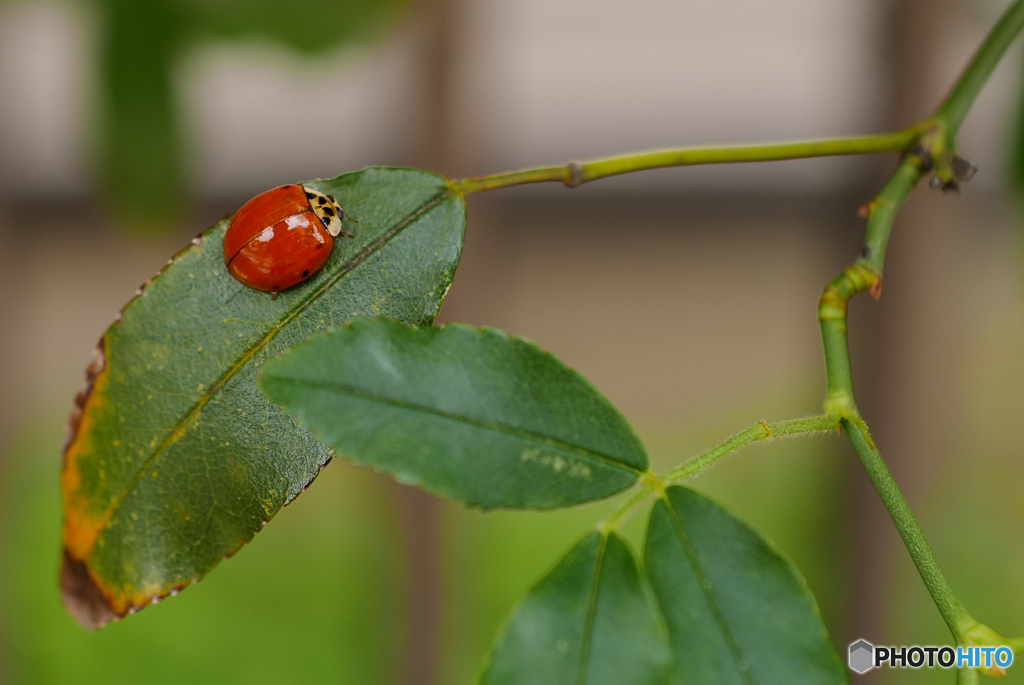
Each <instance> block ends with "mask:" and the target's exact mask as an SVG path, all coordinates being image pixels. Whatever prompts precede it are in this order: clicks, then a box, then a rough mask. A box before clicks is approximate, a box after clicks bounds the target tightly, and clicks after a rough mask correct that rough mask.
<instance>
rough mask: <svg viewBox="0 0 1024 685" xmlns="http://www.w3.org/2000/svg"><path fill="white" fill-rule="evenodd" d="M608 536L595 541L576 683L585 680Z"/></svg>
mask: <svg viewBox="0 0 1024 685" xmlns="http://www.w3.org/2000/svg"><path fill="white" fill-rule="evenodd" d="M609 537H610V536H609V535H607V534H602V535H601V537H600V538H599V540H598V543H597V556H596V557H595V559H594V572H593V574H592V575H591V577H590V587H589V588H588V592H587V610H586V613H585V614H584V615H583V633H582V634H581V636H580V660H579V662H578V663H577V665H576V685H585V683H586V680H587V666H588V665H589V664H588V663H587V662H589V661H590V642H591V640H592V639H593V636H594V619H595V617H596V616H597V594H598V592H599V591H600V589H601V569H602V568H603V566H604V555H605V552H606V551H607V549H608V539H609Z"/></svg>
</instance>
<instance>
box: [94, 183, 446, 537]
mask: <svg viewBox="0 0 1024 685" xmlns="http://www.w3.org/2000/svg"><path fill="white" fill-rule="evenodd" d="M451 194H452V189H451V187H450V186H449V187H448V188H447V189H446V190H444V191H443V192H440V193H438V194H437V195H436V196H434V197H433V198H431V199H429V200H428V201H426V202H425V203H423V205H421V206H420V207H419V208H417V209H416V210H415V211H413V212H411V213H410V214H409V215H408V216H407V217H405V218H404V219H403V220H401V221H399V222H398V223H397V224H395V225H394V226H392V227H391V228H389V229H388V230H387V231H385V232H384V233H382V234H381V235H380V236H379V237H378V238H377V239H376V240H374V241H373V242H371V243H370V244H369V245H367V246H366V247H365V248H363V250H362V251H361V252H359V253H358V254H356V255H355V256H354V257H352V259H350V260H349V261H348V262H346V263H345V264H344V265H343V266H342V267H341V268H340V269H339V270H338V273H336V274H335V275H334V276H333V277H332V278H330V279H329V280H327V281H326V282H325V283H324V284H323V285H322V286H320V288H318V289H317V290H315V291H313V292H312V293H310V295H309V297H307V298H305V299H304V300H301V301H299V303H298V306H296V307H295V308H294V309H293V310H291V311H290V312H288V314H287V316H285V317H284V318H283V319H281V320H280V321H279V322H278V323H276V324H274V325H273V327H271V329H270V331H268V333H267V334H266V335H265V336H264V337H263V338H262V339H261V340H260V341H259V342H258V343H256V344H255V345H254V346H253V347H252V348H250V349H249V350H246V351H245V353H244V354H243V355H242V356H241V357H240V358H239V360H238V361H236V362H235V363H234V364H233V365H232V366H231V367H229V368H228V369H227V371H225V372H224V374H223V375H222V376H221V377H220V378H218V379H217V381H216V382H215V383H214V384H213V385H212V386H211V387H210V389H209V390H207V391H206V392H205V393H203V394H202V395H201V396H200V397H199V399H198V400H197V401H196V404H195V405H194V406H193V407H192V409H191V410H189V412H188V413H187V414H186V415H185V416H184V418H182V419H181V421H179V422H178V423H177V424H176V425H175V426H174V428H172V429H171V430H170V432H169V433H168V434H167V437H165V438H164V439H163V441H161V443H160V444H159V445H158V446H157V448H156V449H155V450H154V451H153V454H152V455H151V456H150V457H149V458H148V459H147V460H146V461H145V462H144V463H143V464H142V465H141V467H140V468H139V470H138V471H137V472H136V474H135V476H134V478H132V480H131V481H130V482H129V483H128V485H127V486H126V487H125V489H124V490H123V491H122V492H121V494H120V495H119V496H118V497H117V498H116V499H113V500H112V501H111V504H110V506H109V508H108V509H107V511H108V512H109V514H112V513H113V512H114V511H115V510H116V509H117V508H118V507H119V506H120V505H121V502H123V501H124V499H125V498H126V497H127V496H128V495H129V494H130V493H131V492H132V490H134V489H135V487H136V486H137V485H138V484H139V481H140V480H141V479H142V476H143V474H145V473H146V471H147V470H148V469H149V467H150V466H152V464H153V463H154V462H155V461H156V460H157V459H159V458H160V456H161V455H162V454H163V452H164V450H165V449H166V448H167V447H168V446H169V445H170V444H171V443H173V442H174V441H175V440H176V439H177V438H178V437H179V436H180V435H181V434H182V433H183V432H184V430H185V427H186V426H188V424H189V423H191V422H192V421H193V420H194V419H196V418H197V417H198V416H199V414H200V413H201V412H202V409H203V407H205V406H206V404H207V402H209V401H210V398H212V397H213V396H214V395H215V394H216V393H217V392H218V391H219V390H220V389H221V388H222V387H223V386H224V384H225V383H226V382H227V381H228V380H230V379H231V378H232V377H233V376H234V375H235V374H236V373H238V371H239V370H240V369H241V368H242V367H244V366H245V365H246V364H247V363H248V362H249V361H250V360H251V359H252V358H253V357H254V356H255V355H256V354H257V353H258V352H259V351H261V350H262V349H264V348H265V347H266V346H267V345H268V344H269V343H270V341H271V340H272V339H273V338H274V336H276V335H277V334H278V333H279V332H280V331H281V329H282V328H284V327H285V326H287V325H288V324H289V323H291V322H292V321H293V320H294V319H295V318H296V317H297V316H298V315H299V314H301V313H302V312H303V311H304V310H305V309H306V308H307V307H308V306H309V305H310V304H311V303H312V302H314V301H315V300H317V299H318V298H320V297H321V296H322V295H324V293H326V292H327V291H328V289H330V288H331V287H332V286H334V284H335V283H337V282H338V281H339V280H340V279H342V278H343V277H345V276H346V275H348V274H349V273H350V272H351V271H352V270H353V269H354V268H355V267H356V266H358V265H359V264H361V263H362V262H364V261H365V260H366V259H367V258H369V257H370V256H371V255H372V254H374V253H375V252H376V251H377V250H379V249H380V248H381V247H383V246H384V245H385V244H387V242H388V241H390V240H391V239H392V238H394V237H395V236H397V235H398V234H399V233H401V232H402V230H403V229H405V228H406V227H407V226H409V225H410V224H411V223H412V222H413V221H415V220H416V219H418V218H419V217H421V216H422V215H423V214H425V213H426V212H428V211H429V210H430V209H431V208H432V207H434V206H435V205H437V204H439V203H440V202H441V201H442V200H444V199H445V198H446V197H448V196H449V195H451ZM109 514H108V516H107V524H109V521H110V515H109ZM107 524H105V525H104V528H105V527H106V525H107Z"/></svg>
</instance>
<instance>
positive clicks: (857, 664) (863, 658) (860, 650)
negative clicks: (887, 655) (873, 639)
mask: <svg viewBox="0 0 1024 685" xmlns="http://www.w3.org/2000/svg"><path fill="white" fill-rule="evenodd" d="M848 663H849V664H850V670H851V671H854V672H855V673H867V672H868V671H870V670H871V669H872V668H874V667H875V646H874V645H872V644H871V643H870V642H868V641H867V640H857V641H856V642H854V643H853V644H852V645H850V657H849V662H848Z"/></svg>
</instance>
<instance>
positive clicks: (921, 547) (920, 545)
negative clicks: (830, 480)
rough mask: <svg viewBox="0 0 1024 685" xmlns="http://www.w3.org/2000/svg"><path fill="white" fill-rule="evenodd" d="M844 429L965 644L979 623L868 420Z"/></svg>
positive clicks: (852, 421)
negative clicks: (884, 456)
mask: <svg viewBox="0 0 1024 685" xmlns="http://www.w3.org/2000/svg"><path fill="white" fill-rule="evenodd" d="M842 426H843V430H844V431H845V432H846V435H847V436H848V437H849V438H850V443H851V444H852V445H853V451H854V452H856V453H857V457H859V458H860V463H861V464H863V465H864V470H865V471H867V474H868V477H869V478H870V479H871V482H872V483H873V484H874V486H875V490H877V491H878V494H879V495H880V496H881V498H882V502H883V503H884V504H885V508H886V509H887V510H888V511H889V516H890V517H892V520H893V523H895V524H896V530H898V531H899V533H900V537H901V538H903V544H905V545H906V547H907V551H908V552H910V558H911V559H913V560H914V565H915V566H916V567H917V572H918V573H919V574H920V575H921V579H922V580H923V581H924V584H925V587H927V588H928V593H929V594H931V596H932V601H934V602H935V606H936V607H938V609H939V613H941V614H942V618H943V620H945V622H946V625H947V626H949V630H950V632H951V633H953V637H954V638H955V639H956V641H957V642H958V643H960V642H963V641H964V635H965V633H966V632H967V631H968V630H970V629H971V628H973V627H974V626H976V625H977V621H975V620H974V619H973V618H971V616H970V614H968V613H967V610H966V609H964V607H963V605H962V604H961V603H960V600H959V599H957V597H956V595H955V594H954V593H953V588H952V587H950V585H949V581H947V580H946V577H945V576H944V575H943V574H942V570H941V569H940V568H939V564H938V562H936V561H935V555H934V554H933V553H932V549H931V547H929V546H928V542H927V541H926V540H925V539H924V534H923V533H922V532H921V528H920V527H919V526H918V525H917V520H916V519H915V518H914V515H913V514H912V513H911V511H910V507H909V506H908V505H907V500H906V499H905V498H904V497H903V493H902V492H900V489H899V486H898V485H896V481H895V480H894V479H893V477H892V473H890V472H889V468H888V467H887V466H886V465H885V461H884V460H883V459H882V456H881V455H880V454H879V453H878V448H876V447H875V443H874V441H873V440H872V439H871V434H870V433H869V432H868V427H867V425H866V424H865V423H864V420H863V419H862V418H860V416H857V415H855V414H854V415H850V416H846V417H844V418H843V421H842Z"/></svg>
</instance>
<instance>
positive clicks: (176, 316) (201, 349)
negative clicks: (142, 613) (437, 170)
mask: <svg viewBox="0 0 1024 685" xmlns="http://www.w3.org/2000/svg"><path fill="white" fill-rule="evenodd" d="M309 185H312V186H314V187H317V188H319V189H320V190H323V191H326V192H330V193H333V194H334V195H335V196H336V197H337V198H338V199H339V201H340V202H341V203H342V205H343V206H344V207H345V208H346V210H347V211H348V213H349V214H350V216H351V217H353V218H354V219H356V220H358V222H359V223H358V224H356V223H353V224H351V225H346V228H347V229H348V230H351V231H353V232H354V233H355V234H356V235H355V237H354V238H343V239H339V240H338V242H337V243H336V246H335V249H334V253H333V254H332V255H331V257H330V258H329V260H328V261H327V264H326V265H325V266H324V268H323V269H322V270H321V271H320V272H318V273H317V274H316V275H315V276H313V278H311V279H310V280H309V281H307V282H305V283H303V284H301V285H299V286H297V287H295V288H291V289H289V290H286V291H284V292H282V293H280V294H279V296H278V297H277V299H273V298H272V297H271V296H270V295H269V294H267V293H262V292H258V291H256V290H252V289H250V288H247V287H245V286H243V285H242V284H241V283H239V282H238V281H236V280H235V279H233V278H232V277H231V276H229V275H228V273H227V271H226V269H225V268H224V257H223V247H222V246H223V235H224V230H225V228H226V226H227V222H226V221H222V222H221V223H220V224H218V225H217V226H215V227H214V228H212V229H210V230H209V231H207V232H206V233H204V234H203V235H202V236H200V237H199V238H197V239H196V240H195V241H193V245H192V246H190V247H189V248H187V249H186V250H184V251H182V252H181V253H179V254H178V255H177V256H176V257H174V259H173V260H172V261H171V263H170V264H169V265H168V266H167V267H166V268H165V269H164V271H163V272H161V273H160V274H159V275H158V276H156V277H155V278H154V279H153V280H152V281H150V282H149V284H148V285H147V286H146V287H145V290H144V291H143V292H142V293H141V294H140V295H139V296H137V297H136V298H135V299H134V300H132V301H131V302H129V303H128V305H127V306H126V307H125V308H124V310H123V312H122V318H121V320H119V321H117V322H116V323H114V324H113V325H112V326H111V327H110V328H109V329H107V332H106V333H105V334H104V336H103V339H102V340H101V343H100V350H99V351H100V356H99V357H98V358H97V361H96V362H95V363H94V364H93V366H92V367H90V373H89V376H90V381H91V386H90V389H89V390H87V392H85V393H83V394H82V395H80V396H79V398H78V402H77V409H76V412H75V413H73V415H72V418H71V421H70V425H69V442H68V444H67V446H66V448H65V452H64V465H63V469H62V473H61V485H62V490H63V500H64V547H65V548H64V565H63V569H62V589H63V593H64V600H65V604H66V605H67V606H68V609H69V610H70V611H71V612H72V613H73V614H74V615H75V616H76V618H78V619H79V621H80V622H81V623H83V624H84V625H86V626H89V627H96V626H99V625H102V624H103V623H105V622H107V621H108V620H110V619H112V618H115V617H118V616H121V615H124V614H125V613H126V612H128V611H132V610H134V609H136V608H139V607H142V606H145V605H146V604H148V603H149V602H151V601H153V600H156V599H159V598H161V597H163V596H165V595H167V594H169V593H172V592H175V591H176V590H178V589H180V588H182V587H185V586H186V585H188V584H189V583H192V582H195V581H196V580H198V579H199V578H200V577H202V576H203V574H205V573H206V572H207V571H209V570H210V569H211V568H213V566H214V565H216V564H217V562H218V561H220V559H222V558H223V557H225V556H227V555H230V554H233V553H234V552H236V551H237V550H238V549H239V548H240V547H241V546H242V545H244V544H245V543H246V542H247V541H248V540H249V539H251V538H252V536H253V535H254V534H255V533H256V531H258V530H259V529H260V527H261V526H262V525H263V523H265V522H266V520H268V519H269V518H271V517H272V516H273V515H274V513H276V512H277V511H278V510H279V509H280V508H281V507H282V506H283V505H284V504H286V503H287V502H289V501H290V500H292V499H294V498H295V497H296V496H297V495H298V494H299V493H300V492H301V491H302V490H303V488H305V487H306V486H307V485H308V484H309V482H310V481H312V479H313V478H314V477H315V476H316V474H317V473H318V471H319V470H320V468H321V467H322V466H323V465H324V464H325V463H326V462H327V461H328V460H329V459H330V458H331V457H332V456H333V455H332V453H331V451H330V450H329V449H327V448H326V447H324V446H322V445H321V444H320V443H318V442H317V440H316V438H315V437H314V436H313V435H311V434H310V433H309V432H307V431H306V430H304V429H303V428H301V427H300V426H298V425H297V424H296V422H295V421H294V420H293V419H291V418H290V417H289V416H287V415H286V414H284V413H283V412H281V411H280V410H278V409H277V408H276V407H274V406H272V405H271V404H269V402H268V401H267V399H266V398H265V397H264V396H263V394H262V393H260V392H259V390H258V389H257V388H256V383H255V378H256V373H257V369H258V368H259V366H260V365H262V364H263V363H264V362H265V361H266V360H267V359H269V358H270V357H272V356H273V355H275V354H277V353H279V352H280V351H281V350H283V349H285V348H287V347H289V346H291V345H293V344H295V343H296V342H299V341H301V340H303V339H305V338H306V337H307V336H308V335H309V334H311V333H315V332H317V331H321V330H324V329H326V328H328V327H329V326H331V325H334V324H340V323H342V322H344V321H345V320H346V319H348V318H350V317H359V316H367V315H383V316H390V317H395V318H397V319H400V320H403V321H408V322H427V321H430V320H431V319H432V318H433V317H434V315H435V314H436V313H437V310H438V308H439V307H440V305H441V301H442V299H443V298H444V296H445V294H446V293H447V291H448V288H449V286H450V284H451V280H452V276H453V273H454V271H455V267H456V265H457V263H458V260H459V256H460V253H461V249H462V238H463V230H464V226H465V203H464V201H463V199H462V196H461V195H460V194H459V193H458V192H456V191H455V190H453V189H452V188H451V186H450V185H449V183H448V181H447V180H446V179H444V178H442V177H440V176H437V175H436V174H432V173H429V172H425V171H417V170H412V169H385V168H370V169H364V170H363V171H358V172H354V173H350V174H345V175H343V176H339V177H338V178H335V179H333V180H329V181H316V182H313V183H310V184H309Z"/></svg>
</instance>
